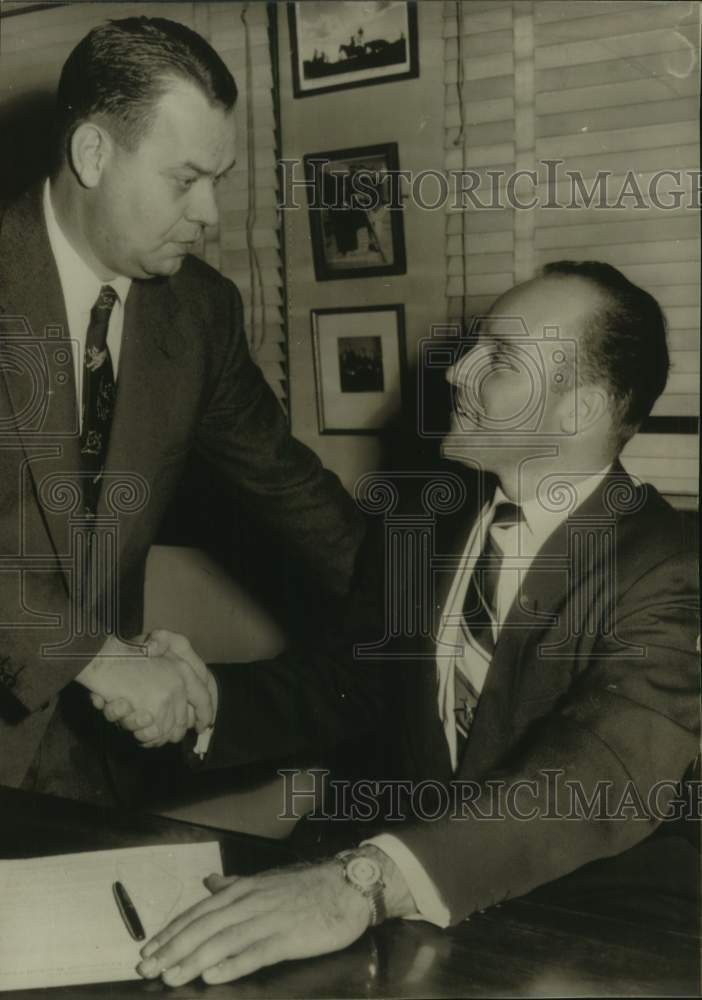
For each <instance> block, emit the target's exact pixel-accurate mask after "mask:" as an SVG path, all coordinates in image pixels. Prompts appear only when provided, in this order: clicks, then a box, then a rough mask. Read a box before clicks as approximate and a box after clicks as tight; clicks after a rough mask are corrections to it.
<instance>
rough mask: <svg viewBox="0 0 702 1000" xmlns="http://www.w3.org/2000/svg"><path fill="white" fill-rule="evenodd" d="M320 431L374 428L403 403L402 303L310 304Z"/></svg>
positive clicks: (380, 426)
mask: <svg viewBox="0 0 702 1000" xmlns="http://www.w3.org/2000/svg"><path fill="white" fill-rule="evenodd" d="M311 316H312V346H313V349H314V364H315V379H316V385H317V414H318V418H319V432H320V434H377V433H378V431H380V430H382V429H383V427H384V426H385V425H386V424H387V422H388V420H389V419H390V418H391V417H392V416H393V415H395V414H396V413H397V412H398V411H399V410H400V409H401V407H402V400H403V395H404V383H405V367H406V359H405V311H404V307H403V306H401V305H390V306H367V307H360V308H353V309H313V310H312V313H311Z"/></svg>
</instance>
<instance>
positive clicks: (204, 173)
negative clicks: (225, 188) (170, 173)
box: [173, 158, 236, 177]
mask: <svg viewBox="0 0 702 1000" xmlns="http://www.w3.org/2000/svg"><path fill="white" fill-rule="evenodd" d="M235 163H236V158H234V159H233V160H232V162H231V163H230V164H229V166H228V167H225V168H224V170H220V172H219V173H218V174H214V175H213V174H212V171H211V170H203V168H202V167H199V166H198V165H197V163H193V162H192V161H191V160H186V161H185V162H184V163H179V164H178V166H177V167H174V168H173V169H174V170H192V171H193V173H195V174H197V175H198V177H212V176H215V177H224V175H225V174H228V173H229V171H230V170H231V169H232V167H233V166H234V164H235Z"/></svg>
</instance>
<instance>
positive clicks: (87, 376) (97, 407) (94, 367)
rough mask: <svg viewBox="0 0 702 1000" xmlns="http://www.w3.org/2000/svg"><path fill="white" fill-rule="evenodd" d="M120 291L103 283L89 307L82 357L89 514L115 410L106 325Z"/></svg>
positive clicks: (84, 467) (85, 487)
mask: <svg viewBox="0 0 702 1000" xmlns="http://www.w3.org/2000/svg"><path fill="white" fill-rule="evenodd" d="M116 300H117V293H116V292H115V290H114V288H112V286H111V285H103V286H102V288H101V289H100V294H99V295H98V298H97V302H96V303H95V305H94V306H93V308H92V309H91V310H90V323H89V324H88V332H87V335H86V338H85V355H84V358H83V429H82V431H81V435H80V454H81V462H82V471H83V472H84V473H87V475H86V476H85V477H84V479H83V504H84V508H85V512H86V513H87V514H94V513H95V511H96V509H97V502H98V497H99V496H100V478H101V476H102V470H103V469H104V467H105V459H106V457H107V446H108V444H109V441H110V428H111V426H112V411H113V410H114V404H115V377H114V372H113V370H112V358H111V357H110V349H109V347H108V346H107V328H108V326H109V323H110V315H111V313H112V308H113V306H114V304H115V302H116Z"/></svg>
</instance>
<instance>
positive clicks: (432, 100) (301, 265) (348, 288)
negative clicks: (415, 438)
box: [278, 3, 446, 488]
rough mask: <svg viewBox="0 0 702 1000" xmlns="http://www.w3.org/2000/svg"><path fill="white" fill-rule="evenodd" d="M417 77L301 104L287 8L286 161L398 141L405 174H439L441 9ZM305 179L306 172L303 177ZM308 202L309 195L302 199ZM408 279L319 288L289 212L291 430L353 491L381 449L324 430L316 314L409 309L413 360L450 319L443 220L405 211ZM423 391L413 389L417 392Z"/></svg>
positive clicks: (426, 16)
mask: <svg viewBox="0 0 702 1000" xmlns="http://www.w3.org/2000/svg"><path fill="white" fill-rule="evenodd" d="M418 6H419V11H418V13H419V25H418V27H419V66H420V75H419V78H418V79H414V80H401V81H397V82H395V83H382V84H376V85H373V86H369V87H358V88H354V89H348V90H341V91H337V92H334V93H332V94H320V95H315V96H308V97H303V98H297V99H295V98H293V94H292V72H291V62H290V40H289V35H288V19H287V15H286V10H285V5H284V4H279V5H278V28H279V44H280V106H281V119H282V155H283V157H285V158H286V159H287V158H293V157H297V158H300V159H301V158H302V156H303V155H304V154H306V153H315V152H320V151H323V150H333V149H344V148H348V147H353V146H367V145H371V144H375V143H384V142H397V143H398V146H399V159H400V169H402V170H407V169H411V170H413V171H418V170H422V169H428V168H431V169H435V168H436V167H437V166H440V164H441V159H442V155H441V149H442V144H443V110H442V104H441V95H442V94H443V64H442V60H443V41H442V29H443V17H442V4H441V3H420V4H419V5H418ZM301 175H302V172H301V170H300V176H301ZM298 199H299V200H301V201H302V202H304V201H305V193H304V192H302V193H299V192H298ZM403 214H404V227H405V244H406V251H407V273H406V274H404V275H391V276H387V277H386V276H383V277H377V278H366V279H343V280H337V281H323V282H317V281H316V280H315V276H314V268H313V263H312V252H311V243H310V229H309V219H308V213H307V210H306V207H304V206H303V208H301V209H300V210H290V211H286V212H285V213H284V229H285V241H284V242H285V256H286V266H287V279H288V287H287V295H288V323H289V331H288V333H289V340H288V352H289V370H290V387H291V389H290V396H291V414H292V428H293V431H294V433H295V434H296V436H297V437H299V438H300V439H301V440H303V441H304V442H305V443H307V444H309V445H310V446H311V447H312V448H314V450H315V451H316V452H317V453H318V455H320V457H321V458H322V461H323V462H324V463H325V464H326V465H327V466H328V467H329V468H331V469H333V470H334V471H335V472H337V473H338V475H339V476H340V477H341V479H342V481H343V482H344V484H345V485H346V486H347V488H352V487H353V483H354V481H355V480H356V478H357V477H358V475H359V474H360V473H362V472H364V471H366V470H367V469H370V468H373V467H375V466H376V465H377V462H378V458H379V444H378V441H377V439H376V438H373V437H365V436H356V435H353V436H343V437H340V436H338V435H337V436H327V435H320V434H319V431H318V425H317V408H316V407H317V404H316V395H315V381H314V365H313V354H312V341H311V333H310V309H318V308H331V307H339V308H343V307H345V306H361V305H381V304H384V303H396V302H401V303H404V307H405V320H406V324H407V329H406V337H407V353H408V356H409V358H410V360H411V359H412V358H413V357H414V353H415V348H416V343H417V341H418V340H419V339H420V338H422V337H425V336H427V335H428V332H429V328H430V326H431V324H432V323H436V322H442V321H443V319H444V317H445V311H446V303H445V300H444V282H445V263H444V257H443V253H444V225H445V223H444V217H443V212H442V211H441V210H437V211H434V212H426V211H422V210H421V209H420V208H418V207H417V206H416V205H411V204H409V203H406V210H405V212H404V213H403ZM413 391H414V385H413V384H412V383H411V382H410V384H409V385H408V393H411V392H413Z"/></svg>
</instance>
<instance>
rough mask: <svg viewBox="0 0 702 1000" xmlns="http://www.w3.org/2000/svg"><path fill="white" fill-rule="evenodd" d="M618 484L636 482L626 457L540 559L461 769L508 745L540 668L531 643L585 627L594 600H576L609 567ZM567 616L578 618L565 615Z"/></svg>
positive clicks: (479, 764)
mask: <svg viewBox="0 0 702 1000" xmlns="http://www.w3.org/2000/svg"><path fill="white" fill-rule="evenodd" d="M615 487H616V488H618V489H624V490H626V491H627V492H628V491H630V490H631V491H633V490H634V484H633V482H632V480H631V479H630V477H629V476H628V475H627V473H626V472H625V471H624V469H623V468H622V466H621V465H620V464H619V462H616V463H615V464H614V466H613V469H612V472H611V473H610V474H609V475H608V476H606V477H603V480H602V482H601V483H600V484H598V486H597V487H596V488H595V490H594V491H593V493H592V494H591V495H590V496H589V497H588V498H587V499H586V500H585V502H584V503H583V504H581V505H580V506H579V507H577V508H576V509H575V510H574V511H572V512H571V513H570V514H569V516H568V517H567V518H566V520H565V521H564V522H563V523H562V524H560V525H559V526H558V528H556V530H555V531H554V532H553V534H552V535H550V536H549V537H548V538H547V540H546V542H545V543H544V545H543V546H542V548H541V549H540V550H539V552H538V553H537V555H536V556H535V558H534V560H533V562H532V564H531V566H530V568H529V570H528V572H527V574H526V576H525V578H524V579H523V581H522V585H521V587H520V590H519V593H518V595H517V598H516V599H515V601H514V603H513V604H512V607H511V609H510V611H509V614H508V615H507V618H506V620H505V623H504V625H503V627H502V630H501V632H500V636H499V638H498V641H497V646H496V648H495V653H494V656H493V659H492V663H491V664H490V669H489V670H488V674H487V677H486V679H485V685H484V687H483V691H482V693H481V696H480V701H479V702H478V708H477V710H476V715H475V721H474V723H473V727H472V729H471V734H470V739H469V740H468V743H467V745H466V749H465V753H464V756H463V759H462V761H461V772H462V773H464V774H468V773H471V774H472V773H475V772H480V771H482V770H484V768H485V766H487V764H488V762H490V761H494V760H496V759H497V758H498V757H499V756H500V755H501V753H502V752H503V750H504V739H505V734H509V733H510V732H511V728H512V726H511V719H512V714H513V710H514V701H515V695H516V692H517V690H518V689H519V687H520V684H521V680H522V676H523V672H524V671H525V670H527V669H538V659H530V658H529V657H526V656H525V655H524V651H525V646H526V645H527V644H528V643H529V642H533V640H534V638H535V636H537V635H538V634H539V633H540V632H541V631H543V630H544V629H546V628H553V627H554V626H556V625H557V624H558V623H559V622H560V625H561V632H562V635H563V637H564V638H565V637H566V636H567V635H569V634H571V632H572V630H573V629H578V628H580V627H581V626H582V620H581V619H582V616H583V614H584V613H585V612H586V611H587V609H588V602H575V601H574V600H571V598H572V596H573V593H574V591H576V590H577V588H579V587H581V586H582V584H583V581H584V580H588V581H591V584H592V586H593V587H594V586H595V582H594V581H595V580H596V578H597V574H598V573H599V572H601V571H602V568H603V567H602V551H603V545H604V546H605V547H606V546H608V545H609V540H610V539H611V545H612V546H613V544H614V541H613V537H612V536H613V529H614V527H615V523H616V520H617V516H616V507H615V505H614V504H613V503H612V502H611V500H610V497H611V496H612V490H613V488H615ZM632 495H633V493H632ZM566 613H568V614H570V615H571V617H572V616H574V615H575V616H578V615H579V618H578V620H575V618H573V620H570V619H569V620H566V619H565V617H564V616H565V615H566Z"/></svg>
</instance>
